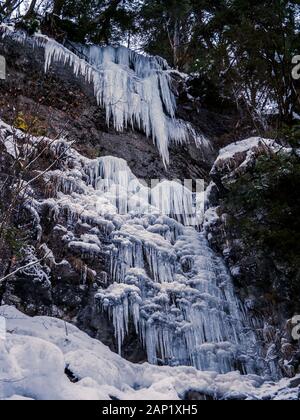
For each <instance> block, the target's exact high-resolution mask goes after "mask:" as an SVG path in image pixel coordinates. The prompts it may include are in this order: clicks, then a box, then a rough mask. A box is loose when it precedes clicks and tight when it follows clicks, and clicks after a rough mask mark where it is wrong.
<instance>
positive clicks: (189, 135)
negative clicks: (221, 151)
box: [1, 27, 209, 165]
mask: <svg viewBox="0 0 300 420" xmlns="http://www.w3.org/2000/svg"><path fill="white" fill-rule="evenodd" d="M1 31H2V32H4V35H5V36H10V37H11V38H13V39H14V40H15V41H18V42H22V43H24V42H30V43H32V44H33V46H39V47H43V48H44V49H45V71H46V72H47V71H49V69H50V67H51V65H52V64H53V63H55V62H58V63H63V64H64V65H70V66H71V68H72V69H73V72H74V74H75V75H76V76H83V77H84V78H85V80H86V81H87V82H88V83H92V84H93V87H94V94H95V97H96V99H97V102H98V104H99V105H100V106H101V107H104V108H105V110H106V120H107V124H108V125H109V124H110V123H111V122H112V123H113V126H114V128H115V129H116V130H117V131H123V130H124V129H126V128H127V127H128V126H130V127H132V128H133V129H134V128H137V129H139V130H142V131H143V132H144V133H145V134H146V135H147V137H152V139H153V141H154V143H155V144H156V146H157V148H158V150H159V153H160V155H161V157H162V160H163V162H164V164H165V165H168V163H169V145H170V142H175V143H177V144H178V143H179V144H183V143H186V142H189V141H190V140H191V139H193V140H194V141H195V143H196V145H197V146H198V147H201V146H204V147H208V146H209V142H208V141H207V139H205V137H204V136H202V135H199V134H197V133H196V131H195V130H194V128H193V127H192V126H191V125H190V124H189V123H185V122H184V121H181V120H177V119H176V118H175V113H176V100H175V96H174V94H173V92H172V89H171V76H170V71H169V67H168V65H167V63H166V62H165V61H164V60H163V59H161V58H159V57H148V56H143V55H140V54H137V53H135V52H133V51H131V50H129V49H127V48H125V47H118V48H113V47H110V46H107V47H99V46H95V45H93V46H87V47H84V46H81V45H76V47H75V46H74V48H72V49H73V51H75V53H74V52H72V51H71V50H70V49H68V48H66V47H64V46H63V45H61V44H59V43H58V42H56V41H54V40H53V39H50V38H47V37H46V36H44V35H41V34H36V35H35V36H34V37H32V38H28V37H26V35H25V34H24V33H22V32H18V31H14V30H12V29H11V28H8V27H1Z"/></svg>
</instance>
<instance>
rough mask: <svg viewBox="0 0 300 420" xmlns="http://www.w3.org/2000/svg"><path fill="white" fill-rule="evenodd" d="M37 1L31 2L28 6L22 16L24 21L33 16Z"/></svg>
mask: <svg viewBox="0 0 300 420" xmlns="http://www.w3.org/2000/svg"><path fill="white" fill-rule="evenodd" d="M36 3H37V0H32V1H31V3H30V6H29V9H28V10H27V13H26V15H25V16H24V19H30V18H31V17H33V16H34V12H35V7H36Z"/></svg>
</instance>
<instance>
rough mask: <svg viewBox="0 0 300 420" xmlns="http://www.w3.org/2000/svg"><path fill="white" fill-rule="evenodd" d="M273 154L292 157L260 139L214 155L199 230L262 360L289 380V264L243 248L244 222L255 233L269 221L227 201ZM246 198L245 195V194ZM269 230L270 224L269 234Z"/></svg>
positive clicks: (255, 247) (294, 355)
mask: <svg viewBox="0 0 300 420" xmlns="http://www.w3.org/2000/svg"><path fill="white" fill-rule="evenodd" d="M279 150H280V153H283V155H284V156H289V155H290V154H291V153H292V151H291V150H290V149H285V148H282V147H281V148H280V147H279V146H278V145H276V143H274V142H271V141H270V140H266V139H260V138H251V139H248V140H245V141H243V142H239V143H237V144H232V145H230V146H228V147H227V148H225V149H223V150H221V151H220V154H219V157H218V159H217V160H216V162H215V164H214V166H213V168H212V171H211V177H212V179H213V182H212V183H211V184H210V186H209V188H208V190H207V196H208V197H207V199H208V203H210V204H208V206H209V207H210V208H209V209H208V211H207V213H206V221H205V230H206V233H207V236H208V239H209V242H210V244H211V246H212V247H213V248H214V249H215V250H216V251H217V252H219V253H221V254H222V255H223V257H224V259H225V261H226V263H227V265H228V267H229V269H230V272H231V275H232V277H233V278H234V282H235V285H236V290H238V292H239V295H240V296H241V298H242V300H243V301H244V302H245V307H246V311H247V316H248V317H250V319H251V322H252V323H253V325H255V326H256V329H257V331H258V333H259V336H260V337H261V341H262V343H264V346H265V352H266V357H269V358H271V359H273V360H274V361H275V363H276V364H277V365H279V366H280V368H281V370H282V372H283V374H284V375H287V376H293V375H294V374H295V373H297V372H298V371H299V342H298V343H297V341H294V339H293V337H292V329H293V327H295V325H296V324H295V323H294V324H293V325H292V321H287V320H288V319H289V318H291V317H292V316H293V315H294V314H295V313H297V300H296V301H295V295H293V292H292V290H293V289H292V284H291V281H292V280H294V279H293V278H291V275H290V273H291V271H292V270H291V266H289V265H290V262H288V261H287V262H286V263H285V264H284V263H283V262H282V258H280V254H279V255H278V253H276V252H272V251H269V252H268V251H266V250H265V249H262V248H261V246H259V243H258V242H252V241H251V243H248V242H247V236H246V234H245V227H246V228H247V226H246V225H245V220H246V221H247V222H248V220H249V223H250V224H251V225H252V226H253V229H256V230H257V231H258V229H259V227H260V225H261V224H262V223H268V220H269V217H271V216H268V213H266V211H267V210H266V209H264V207H263V205H261V206H260V207H257V209H256V208H255V207H254V208H253V209H252V210H251V212H250V213H249V215H248V214H247V213H246V212H245V209H244V208H242V207H240V208H239V209H238V210H236V209H237V207H238V206H236V204H235V207H233V206H232V201H233V200H235V199H236V197H238V194H241V193H242V192H241V191H239V189H238V188H237V187H236V186H237V185H240V183H241V182H242V181H241V180H245V182H246V180H248V179H250V180H251V179H252V178H253V179H254V175H253V174H254V173H255V171H256V170H257V166H256V165H257V163H258V160H259V159H262V158H263V159H267V160H268V159H271V160H272V159H274V157H275V156H276V155H277V153H279ZM296 153H297V151H296ZM266 176H267V175H265V183H266V185H267V183H268V181H267V178H266ZM231 191H235V194H236V195H234V194H232V193H230V192H231ZM278 192H279V191H278ZM246 193H248V194H250V195H251V190H250V191H248V192H246ZM252 194H255V191H253V192H252ZM282 205H283V204H282ZM233 208H234V209H235V210H233ZM266 220H267V222H266ZM270 222H271V219H270ZM273 228H274V227H272V225H271V224H270V227H269V230H270V231H272V229H273ZM248 240H249V237H248ZM270 249H272V247H271V248H270ZM294 276H295V275H294V274H293V275H292V277H294Z"/></svg>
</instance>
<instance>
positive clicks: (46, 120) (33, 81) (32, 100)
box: [0, 38, 230, 179]
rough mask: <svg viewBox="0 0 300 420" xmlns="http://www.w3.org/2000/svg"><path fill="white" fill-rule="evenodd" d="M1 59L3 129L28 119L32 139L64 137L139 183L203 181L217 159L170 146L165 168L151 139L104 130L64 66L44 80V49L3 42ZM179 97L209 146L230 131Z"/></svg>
mask: <svg viewBox="0 0 300 420" xmlns="http://www.w3.org/2000/svg"><path fill="white" fill-rule="evenodd" d="M0 54H1V55H3V56H4V57H5V58H6V61H7V79H6V81H5V82H4V81H1V83H0V92H1V102H0V109H1V115H2V118H3V119H5V120H6V121H7V122H8V123H13V122H15V120H16V119H17V118H18V117H19V120H20V117H21V118H22V117H23V116H25V117H26V118H27V119H28V117H30V116H31V117H32V119H33V120H36V121H35V123H34V124H32V125H33V130H32V131H33V134H39V135H46V136H48V137H52V138H54V137H57V136H61V134H62V133H67V135H68V139H70V140H72V141H75V142H76V147H77V149H78V150H79V151H81V152H82V153H84V154H85V155H87V156H88V157H91V158H93V157H97V156H107V155H109V156H110V155H113V156H116V157H120V158H123V159H125V160H126V161H127V162H128V164H129V166H130V167H131V169H132V170H133V171H134V173H135V175H136V176H137V177H139V178H164V177H165V178H167V179H178V178H179V179H184V178H187V179H190V178H193V179H195V178H203V177H204V178H205V179H207V178H208V172H209V170H210V167H211V165H212V163H213V161H214V158H215V156H216V152H215V151H214V150H213V149H212V150H211V151H207V152H206V153H205V154H203V151H201V150H199V149H197V148H196V147H195V145H193V144H192V143H191V144H189V145H185V146H179V145H176V147H175V146H173V147H171V150H170V161H171V163H170V165H169V166H168V168H165V167H164V165H163V163H162V160H161V158H160V156H159V153H158V151H157V149H156V147H155V145H154V144H153V142H152V140H151V139H147V138H146V137H145V136H144V135H143V134H142V133H139V132H138V131H135V132H133V131H131V130H129V129H128V130H124V132H123V133H117V132H116V131H115V130H114V129H113V128H109V127H107V124H106V115H105V111H103V110H101V109H100V108H99V107H98V106H97V104H96V101H95V99H94V97H93V90H92V87H91V86H89V85H87V83H85V82H84V80H83V79H82V78H76V77H75V76H74V75H73V74H72V72H71V71H70V69H69V67H68V66H66V67H64V66H62V65H60V64H59V65H53V67H52V71H51V72H50V73H48V74H45V73H44V52H43V48H35V49H34V50H33V48H32V47H31V46H28V45H26V44H25V45H20V44H19V43H18V42H14V41H12V40H10V39H8V38H7V39H4V40H0ZM174 83H175V82H174ZM180 92H181V95H182V99H181V100H180V101H179V109H178V114H179V116H180V117H186V116H188V115H189V114H192V112H191V111H192V110H193V111H194V112H193V115H198V118H195V117H193V119H194V121H193V123H194V124H196V127H197V129H198V130H199V131H200V132H203V133H204V135H207V136H209V138H211V139H212V140H214V139H215V138H217V137H218V136H220V135H222V134H225V133H226V132H228V131H229V129H230V125H229V124H228V125H227V126H226V124H224V123H222V124H220V125H219V124H218V122H217V121H216V120H217V118H218V117H217V116H215V115H214V114H212V115H209V113H208V112H205V111H204V110H202V111H201V110H200V109H199V108H198V106H197V103H195V102H193V101H191V100H190V99H188V98H187V96H186V94H185V93H184V89H183V88H182V87H181V89H180ZM187 109H189V110H190V112H188V113H187ZM187 114H188V115H187ZM210 121H212V122H210ZM220 127H221V129H220Z"/></svg>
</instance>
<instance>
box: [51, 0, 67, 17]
mask: <svg viewBox="0 0 300 420" xmlns="http://www.w3.org/2000/svg"><path fill="white" fill-rule="evenodd" d="M64 4H65V0H54V6H53V10H52V14H53V15H56V16H60V15H61V13H62V9H63V7H64Z"/></svg>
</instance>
